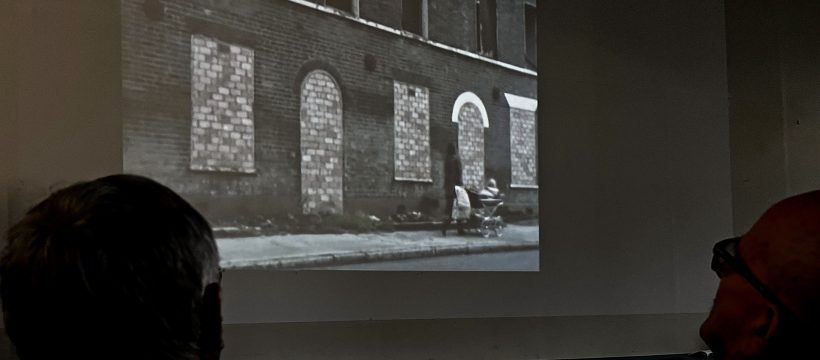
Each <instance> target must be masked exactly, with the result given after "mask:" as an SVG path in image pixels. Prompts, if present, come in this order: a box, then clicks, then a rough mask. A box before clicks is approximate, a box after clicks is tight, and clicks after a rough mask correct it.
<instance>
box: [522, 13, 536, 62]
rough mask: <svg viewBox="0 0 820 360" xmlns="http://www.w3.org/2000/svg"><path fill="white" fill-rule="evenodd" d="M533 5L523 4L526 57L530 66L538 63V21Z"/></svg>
mask: <svg viewBox="0 0 820 360" xmlns="http://www.w3.org/2000/svg"><path fill="white" fill-rule="evenodd" d="M537 19H538V16H537V13H536V11H535V5H531V4H524V27H525V29H524V31H525V34H526V42H527V49H526V59H527V62H529V63H530V65H532V66H536V64H538V25H537V24H538V23H537Z"/></svg>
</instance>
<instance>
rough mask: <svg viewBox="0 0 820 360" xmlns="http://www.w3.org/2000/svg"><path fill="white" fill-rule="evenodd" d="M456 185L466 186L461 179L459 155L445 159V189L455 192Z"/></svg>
mask: <svg viewBox="0 0 820 360" xmlns="http://www.w3.org/2000/svg"><path fill="white" fill-rule="evenodd" d="M456 185H459V186H464V182H463V180H462V177H461V159H460V158H459V157H458V155H453V156H447V158H446V159H444V189H445V190H450V191H453V188H454V187H455V186H456Z"/></svg>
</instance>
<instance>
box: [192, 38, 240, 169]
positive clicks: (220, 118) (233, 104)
mask: <svg viewBox="0 0 820 360" xmlns="http://www.w3.org/2000/svg"><path fill="white" fill-rule="evenodd" d="M253 62H254V51H253V49H249V48H246V47H242V46H239V45H235V44H229V43H225V42H222V41H219V40H217V39H215V38H211V37H207V36H203V35H193V36H191V113H192V118H193V119H192V122H191V163H190V166H191V170H208V171H224V172H240V173H252V172H254V171H255V168H254V124H253Z"/></svg>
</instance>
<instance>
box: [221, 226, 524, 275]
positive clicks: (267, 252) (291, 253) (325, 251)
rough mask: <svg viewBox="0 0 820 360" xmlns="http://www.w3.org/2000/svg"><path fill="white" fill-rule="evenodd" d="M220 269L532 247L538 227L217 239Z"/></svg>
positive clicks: (291, 266) (303, 265) (299, 266)
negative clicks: (486, 232)
mask: <svg viewBox="0 0 820 360" xmlns="http://www.w3.org/2000/svg"><path fill="white" fill-rule="evenodd" d="M217 245H218V247H219V254H220V257H221V260H220V265H221V266H222V267H223V268H226V269H228V268H260V269H289V270H295V269H304V268H314V267H322V266H331V265H343V264H356V263H365V262H373V261H391V260H401V259H412V258H422V257H432V256H444V255H460V254H479V253H488V252H498V251H516V250H531V249H537V248H538V226H535V225H512V224H510V225H507V227H506V228H505V229H504V234H503V236H502V237H490V238H486V239H485V238H483V237H481V236H480V235H478V234H476V233H468V234H466V235H456V231H455V230H450V231H449V232H448V234H447V237H443V236H441V233H440V232H439V231H430V230H427V231H400V232H390V233H368V234H294V235H277V236H256V237H244V238H226V239H218V240H217Z"/></svg>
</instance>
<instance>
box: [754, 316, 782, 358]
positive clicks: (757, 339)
mask: <svg viewBox="0 0 820 360" xmlns="http://www.w3.org/2000/svg"><path fill="white" fill-rule="evenodd" d="M750 325H751V336H750V338H749V339H748V341H747V342H746V347H747V349H746V350H747V353H749V354H762V353H764V351H765V350H766V348H767V346H768V345H770V344H771V343H772V340H773V339H774V337H775V333H776V332H777V329H778V326H780V313H779V312H778V311H777V309H776V308H775V307H774V306H773V305H768V306H766V309H765V311H761V312H760V313H759V314H758V315H756V316H755V317H754V318H753V319H752V322H751V323H750Z"/></svg>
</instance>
